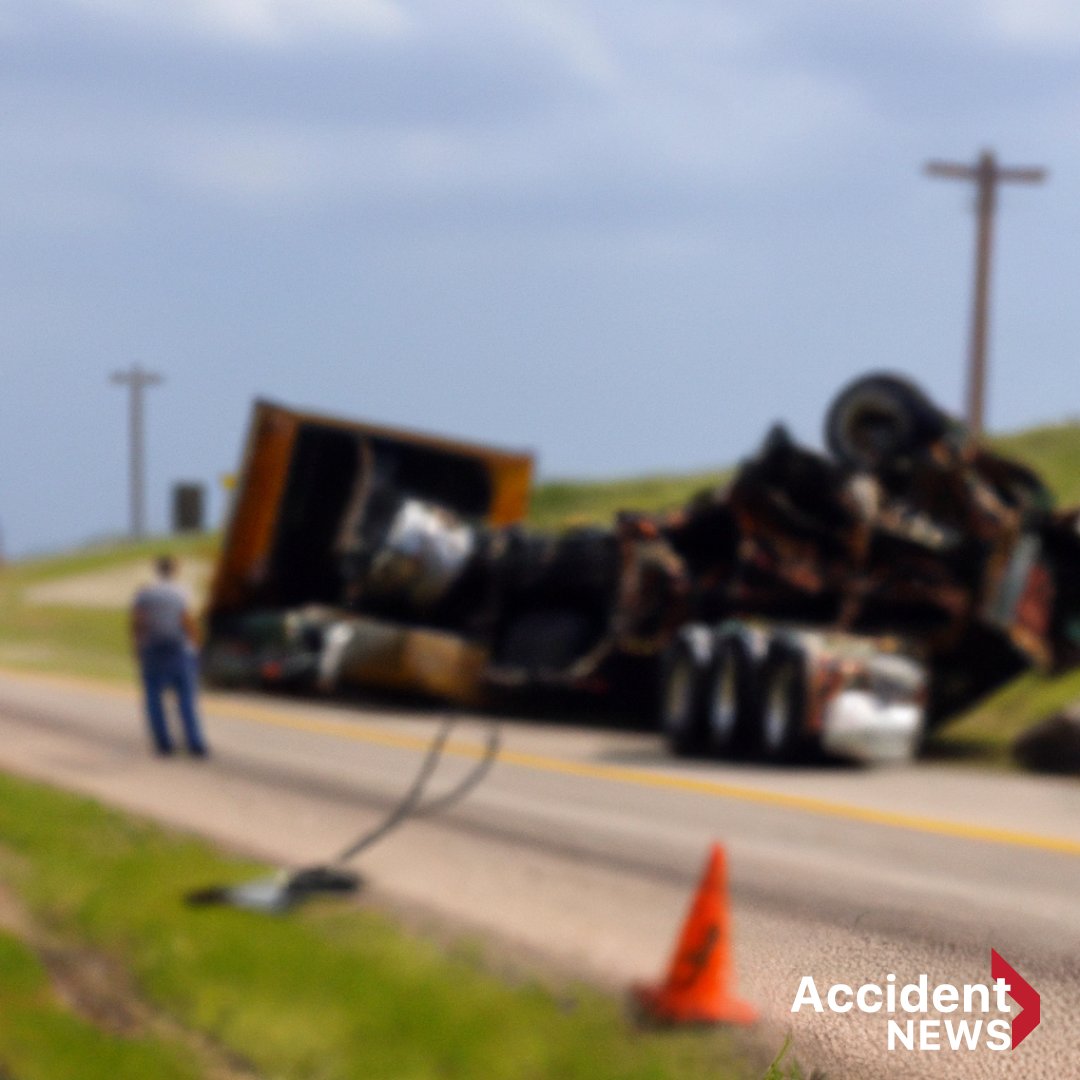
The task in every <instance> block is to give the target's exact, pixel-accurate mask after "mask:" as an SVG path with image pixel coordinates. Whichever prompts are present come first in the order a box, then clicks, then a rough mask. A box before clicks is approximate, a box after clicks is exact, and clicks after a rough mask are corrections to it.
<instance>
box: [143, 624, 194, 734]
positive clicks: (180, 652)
mask: <svg viewBox="0 0 1080 1080" xmlns="http://www.w3.org/2000/svg"><path fill="white" fill-rule="evenodd" d="M139 667H140V668H141V670H142V680H143V689H144V690H145V692H146V718H147V720H148V721H149V723H150V735H151V736H152V738H153V740H154V747H155V748H156V749H157V751H158V752H159V753H162V754H167V753H170V752H171V751H172V740H171V739H170V737H169V728H168V725H167V724H166V721H165V691H166V690H172V691H173V692H174V693H175V694H176V702H177V705H178V706H179V709H180V720H181V721H182V723H183V725H184V738H185V739H186V740H187V745H188V749H189V750H190V751H191V752H192V753H193V754H205V753H206V743H205V742H204V741H203V736H202V727H201V725H200V724H199V713H198V707H197V704H196V694H197V692H198V682H199V661H198V659H197V657H196V656H195V653H194V651H193V650H191V649H190V648H188V647H187V646H185V645H150V646H148V647H147V648H145V649H140V650H139Z"/></svg>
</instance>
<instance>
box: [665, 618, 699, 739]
mask: <svg viewBox="0 0 1080 1080" xmlns="http://www.w3.org/2000/svg"><path fill="white" fill-rule="evenodd" d="M703 684H704V664H703V663H702V660H701V658H700V657H699V655H698V653H697V651H696V650H695V649H694V648H693V646H692V644H691V643H690V642H689V641H688V640H686V639H685V638H683V637H679V638H676V639H675V641H674V642H673V643H672V645H671V647H670V648H669V649H668V651H667V654H666V655H665V657H664V661H663V665H662V668H661V674H660V729H661V731H663V733H664V735H665V736H666V737H667V741H668V746H670V747H671V749H672V751H673V752H674V753H676V754H679V755H682V756H686V755H689V754H695V753H699V752H700V751H701V750H702V749H703V747H704V744H705V718H704V715H703V712H704V710H703V707H702V705H703V703H702V691H703V689H704V686H703Z"/></svg>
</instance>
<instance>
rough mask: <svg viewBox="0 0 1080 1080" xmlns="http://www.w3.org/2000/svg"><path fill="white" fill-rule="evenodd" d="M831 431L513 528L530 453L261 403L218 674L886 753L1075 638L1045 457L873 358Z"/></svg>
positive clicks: (1072, 564) (1064, 535)
mask: <svg viewBox="0 0 1080 1080" xmlns="http://www.w3.org/2000/svg"><path fill="white" fill-rule="evenodd" d="M826 442H827V445H828V453H825V454H822V453H818V452H816V451H811V450H808V449H806V448H803V447H800V446H798V445H796V444H795V443H794V442H793V440H792V439H791V438H790V437H789V436H788V435H787V433H786V432H785V431H784V430H783V429H782V428H780V427H778V428H775V429H774V430H773V431H772V432H770V433H769V435H768V437H767V438H766V440H765V443H764V445H763V446H762V448H761V449H760V450H759V452H758V453H757V454H756V455H754V456H753V457H751V458H750V459H748V460H747V461H746V462H744V463H743V464H742V465H741V466H740V467H739V469H738V470H737V471H736V472H735V474H734V477H733V478H732V480H731V481H730V482H729V483H727V484H725V485H723V486H720V487H718V488H716V489H712V490H707V491H704V492H702V493H701V494H700V495H699V496H698V497H697V498H695V499H694V500H692V502H691V503H690V504H689V505H688V506H686V507H685V508H683V509H681V510H678V511H674V512H671V513H663V514H653V513H639V512H634V511H626V512H624V513H621V514H619V515H618V516H617V518H616V521H615V522H614V524H613V525H612V527H610V528H602V529H598V528H585V529H571V530H568V531H566V532H563V533H560V534H558V535H545V534H540V533H536V532H533V531H530V530H527V529H525V528H524V527H523V526H522V525H521V521H522V519H523V518H524V515H525V513H526V511H527V507H528V499H529V487H530V482H531V471H532V461H531V459H530V457H529V455H527V454H519V453H509V452H506V451H501V450H496V449H492V448H489V447H481V446H476V445H470V444H464V443H460V442H454V441H451V440H445V439H440V438H435V437H432V436H426V435H417V434H415V433H409V432H403V431H399V430H393V429H387V428H381V427H375V426H372V425H367V424H358V423H352V422H348V421H343V420H336V419H332V418H327V417H321V416H316V415H313V414H310V413H302V412H297V411H295V410H290V409H287V408H284V407H282V406H278V405H271V404H269V403H265V402H262V403H258V404H257V405H256V408H255V413H254V416H253V419H252V425H251V430H250V433H249V436H248V441H247V446H246V450H245V455H244V462H243V465H242V468H241V470H240V474H239V484H238V488H237V491H236V495H235V501H234V506H233V511H232V516H231V521H230V524H229V526H228V529H227V531H226V535H225V540H224V547H223V551H222V554H221V558H220V562H219V565H218V570H217V574H216V577H215V580H214V583H213V587H212V592H211V597H210V604H209V610H208V616H207V631H208V632H207V644H206V661H205V667H206V670H207V673H208V676H209V677H210V678H211V679H213V680H214V681H217V682H219V683H232V684H239V685H251V684H259V685H263V686H289V687H295V688H303V689H313V690H320V691H333V690H335V689H338V688H342V687H347V686H361V687H374V688H385V689H389V690H404V691H407V692H410V693H419V694H422V695H426V696H429V697H434V698H438V699H443V700H452V701H456V702H460V703H466V704H470V705H480V706H482V705H491V704H502V703H505V702H507V699H510V700H511V702H516V703H521V702H523V701H527V702H529V703H530V704H532V705H535V704H536V702H537V701H539V700H547V696H548V694H549V693H550V692H555V693H558V694H564V693H570V694H573V695H575V696H582V695H584V696H587V697H589V698H590V699H591V700H592V701H594V702H596V703H599V704H603V705H605V706H608V707H614V708H616V709H618V710H621V711H622V712H623V713H624V714H625V713H627V712H637V713H639V714H640V713H641V712H642V711H647V712H650V713H652V715H653V716H654V717H655V715H656V713H657V711H658V713H659V725H660V727H661V729H662V730H663V731H664V733H665V734H666V736H667V738H668V741H669V743H670V745H671V747H672V749H673V750H674V751H676V752H677V753H682V754H687V753H707V754H712V755H714V756H721V757H733V756H752V757H757V758H763V759H765V760H770V761H776V762H792V761H797V760H800V759H805V758H807V757H808V756H813V755H815V754H818V753H820V752H827V753H832V754H838V755H843V756H847V757H854V758H857V759H861V760H864V761H890V760H899V759H903V758H907V757H910V756H911V755H912V754H914V753H917V751H918V748H919V745H920V743H921V740H922V738H923V735H924V733H925V732H926V731H927V730H928V729H931V728H933V727H934V726H936V725H937V724H940V723H943V722H945V721H946V720H948V718H949V717H950V716H953V715H956V714H957V713H958V712H959V711H961V710H963V709H964V708H966V707H967V706H969V705H970V704H972V703H974V702H975V701H977V700H978V699H979V698H980V697H982V696H983V695H985V694H987V693H989V692H991V691H992V690H994V689H996V688H997V687H998V686H1000V685H1001V684H1002V683H1004V682H1005V681H1007V680H1008V679H1010V678H1012V677H1013V676H1014V675H1016V674H1018V673H1019V672H1021V671H1023V670H1024V669H1026V668H1029V667H1032V666H1040V667H1044V668H1046V667H1053V666H1057V667H1061V666H1064V665H1067V664H1070V663H1075V662H1076V659H1077V657H1078V656H1080V534H1078V531H1077V520H1078V515H1077V514H1075V513H1072V514H1070V513H1064V514H1060V513H1055V512H1054V511H1053V510H1052V507H1051V503H1050V499H1049V495H1048V493H1047V492H1046V490H1045V488H1044V487H1043V485H1042V484H1041V482H1040V481H1039V479H1038V478H1037V477H1036V476H1034V475H1033V474H1032V473H1031V472H1030V471H1029V470H1027V469H1026V468H1024V467H1023V466H1022V465H1018V464H1016V463H1014V462H1011V461H1008V460H1006V459H1004V458H1001V457H999V456H997V455H995V454H993V453H991V452H990V451H988V450H987V449H986V448H985V447H984V446H982V445H981V444H979V443H977V442H975V441H974V440H972V439H971V438H970V437H969V436H968V434H967V433H966V431H965V430H964V429H963V427H962V426H961V425H959V424H958V423H957V422H956V421H955V420H953V419H951V418H950V417H949V416H947V415H946V414H945V413H944V412H942V411H941V410H939V409H937V408H936V407H935V406H934V405H933V404H932V403H931V402H930V401H929V400H928V399H927V398H926V397H925V396H924V395H923V394H922V393H921V392H920V391H919V390H918V389H917V388H915V387H913V386H912V385H911V384H909V383H907V382H906V381H904V380H902V379H899V378H897V377H895V376H889V375H876V376H869V377H867V378H864V379H861V380H858V381H856V382H855V383H853V384H852V385H851V386H849V387H848V388H846V389H845V390H844V391H843V392H842V393H841V394H840V395H839V397H838V398H837V399H836V401H835V403H834V404H833V407H832V409H831V410H830V412H829V415H828V418H827V421H826ZM657 702H658V703H659V704H658V706H657V704H656V703H657ZM638 722H640V721H638Z"/></svg>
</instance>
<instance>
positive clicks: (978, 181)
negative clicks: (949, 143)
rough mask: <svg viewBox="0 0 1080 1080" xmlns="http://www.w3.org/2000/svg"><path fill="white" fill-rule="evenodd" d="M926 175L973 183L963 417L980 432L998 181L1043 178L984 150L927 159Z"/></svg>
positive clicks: (1023, 181)
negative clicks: (961, 159)
mask: <svg viewBox="0 0 1080 1080" xmlns="http://www.w3.org/2000/svg"><path fill="white" fill-rule="evenodd" d="M926 172H927V174H928V175H929V176H939V177H943V178H945V179H946V180H970V181H973V182H974V183H975V186H976V192H977V197H976V204H975V209H976V216H977V219H978V229H977V232H976V239H975V299H974V305H973V308H972V313H971V352H970V356H969V359H968V385H967V421H968V425H969V426H970V427H971V430H972V432H973V433H974V434H975V435H981V434H982V430H983V422H984V419H985V411H986V342H987V327H988V323H989V319H990V257H991V245H992V242H993V227H994V211H995V210H996V208H997V186H998V184H1000V183H1018V184H1039V183H1042V181H1043V180H1045V179H1046V170H1045V169H1041V168H1027V167H1025V168H1020V169H1017V168H1005V167H1003V166H1001V165H998V163H997V160H996V159H995V157H994V154H993V152H992V151H990V150H984V151H983V153H982V154H981V155H980V156H979V160H978V161H977V162H976V163H975V164H974V165H961V164H958V163H956V162H951V161H931V162H929V163H928V164H927V166H926Z"/></svg>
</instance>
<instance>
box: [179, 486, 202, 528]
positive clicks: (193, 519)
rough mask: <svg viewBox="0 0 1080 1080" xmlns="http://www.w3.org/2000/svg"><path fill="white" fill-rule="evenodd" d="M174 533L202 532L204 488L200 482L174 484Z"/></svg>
mask: <svg viewBox="0 0 1080 1080" xmlns="http://www.w3.org/2000/svg"><path fill="white" fill-rule="evenodd" d="M172 527H173V532H174V533H190V532H202V531H203V530H204V529H205V528H206V489H205V488H204V487H203V485H202V484H195V483H189V484H174V485H173V499H172Z"/></svg>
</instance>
